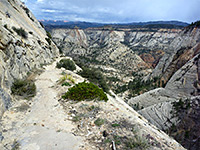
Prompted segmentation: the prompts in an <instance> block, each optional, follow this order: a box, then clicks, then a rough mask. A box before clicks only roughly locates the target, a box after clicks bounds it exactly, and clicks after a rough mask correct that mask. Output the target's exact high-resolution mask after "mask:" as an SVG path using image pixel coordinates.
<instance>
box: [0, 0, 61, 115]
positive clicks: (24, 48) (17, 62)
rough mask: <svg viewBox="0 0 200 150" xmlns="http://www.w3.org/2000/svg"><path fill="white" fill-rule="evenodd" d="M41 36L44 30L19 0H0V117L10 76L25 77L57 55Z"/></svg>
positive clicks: (44, 34)
mask: <svg viewBox="0 0 200 150" xmlns="http://www.w3.org/2000/svg"><path fill="white" fill-rule="evenodd" d="M45 38H46V39H47V38H48V37H47V36H46V31H45V29H44V28H43V27H42V26H41V24H40V23H39V22H38V21H37V19H36V18H35V17H34V15H33V14H32V13H31V12H30V11H29V9H28V8H27V7H26V6H25V5H24V4H23V3H22V2H21V1H19V0H8V1H7V0H2V1H0V62H1V63H0V116H2V114H3V112H4V111H5V110H6V109H7V108H8V107H9V105H10V102H11V101H12V97H11V96H10V93H11V92H10V86H11V85H12V82H13V81H14V79H22V78H24V77H26V76H27V74H28V73H30V72H31V71H32V70H33V69H34V68H35V69H36V68H40V67H41V65H43V64H48V63H50V62H52V61H53V59H54V58H55V57H57V56H58V54H59V51H58V48H57V47H56V45H55V44H54V43H53V42H51V44H49V43H48V42H47V41H46V40H45Z"/></svg>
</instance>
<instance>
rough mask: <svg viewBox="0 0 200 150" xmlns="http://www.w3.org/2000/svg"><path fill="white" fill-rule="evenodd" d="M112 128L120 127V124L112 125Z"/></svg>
mask: <svg viewBox="0 0 200 150" xmlns="http://www.w3.org/2000/svg"><path fill="white" fill-rule="evenodd" d="M111 126H112V127H119V126H120V124H118V123H114V124H112V125H111Z"/></svg>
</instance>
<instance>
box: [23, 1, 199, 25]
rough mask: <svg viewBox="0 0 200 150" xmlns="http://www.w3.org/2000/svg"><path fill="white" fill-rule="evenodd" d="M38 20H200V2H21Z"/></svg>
mask: <svg viewBox="0 0 200 150" xmlns="http://www.w3.org/2000/svg"><path fill="white" fill-rule="evenodd" d="M23 1H26V5H27V6H28V7H29V8H30V9H31V10H32V12H33V13H34V14H35V16H36V17H37V18H38V19H51V20H58V19H59V20H70V21H91V22H138V21H152V20H180V21H186V22H192V21H196V20H199V19H200V13H199V8H198V6H200V0H123V1H121V0H67V1H66V0H56V1H55V0H23Z"/></svg>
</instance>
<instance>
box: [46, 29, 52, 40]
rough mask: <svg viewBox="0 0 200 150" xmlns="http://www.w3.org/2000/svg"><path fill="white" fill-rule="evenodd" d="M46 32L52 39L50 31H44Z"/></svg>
mask: <svg viewBox="0 0 200 150" xmlns="http://www.w3.org/2000/svg"><path fill="white" fill-rule="evenodd" d="M46 34H47V36H48V38H50V39H52V36H51V33H50V32H48V31H46Z"/></svg>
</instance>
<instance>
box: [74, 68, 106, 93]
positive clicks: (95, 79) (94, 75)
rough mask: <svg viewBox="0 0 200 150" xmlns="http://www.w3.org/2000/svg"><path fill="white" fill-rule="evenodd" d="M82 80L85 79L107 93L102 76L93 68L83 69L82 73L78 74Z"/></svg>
mask: <svg viewBox="0 0 200 150" xmlns="http://www.w3.org/2000/svg"><path fill="white" fill-rule="evenodd" d="M78 74H79V75H81V76H82V77H84V78H87V79H88V80H89V81H90V82H92V83H94V84H97V85H98V86H99V87H100V88H102V89H103V91H104V92H107V93H109V87H108V85H107V83H106V80H105V77H104V75H103V74H102V73H101V72H100V71H99V70H97V69H95V68H91V69H90V68H86V67H83V68H82V71H80V72H79V73H78Z"/></svg>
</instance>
